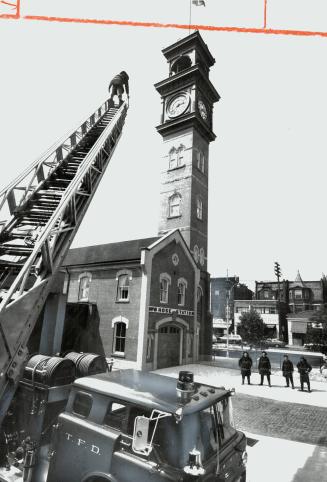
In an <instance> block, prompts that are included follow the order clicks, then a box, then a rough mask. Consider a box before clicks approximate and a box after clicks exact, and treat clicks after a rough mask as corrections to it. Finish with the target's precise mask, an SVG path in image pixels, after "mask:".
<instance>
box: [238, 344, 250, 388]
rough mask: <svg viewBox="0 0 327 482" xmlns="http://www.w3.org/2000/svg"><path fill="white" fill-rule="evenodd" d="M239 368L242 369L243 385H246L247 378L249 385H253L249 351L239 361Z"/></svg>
mask: <svg viewBox="0 0 327 482" xmlns="http://www.w3.org/2000/svg"><path fill="white" fill-rule="evenodd" d="M238 366H239V367H240V369H241V375H242V385H244V380H245V377H246V378H247V381H248V385H251V382H250V377H251V367H252V359H251V357H250V356H249V354H248V352H247V351H244V352H243V355H242V356H241V358H240V359H239V361H238Z"/></svg>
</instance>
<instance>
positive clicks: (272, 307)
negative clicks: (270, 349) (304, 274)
mask: <svg viewBox="0 0 327 482" xmlns="http://www.w3.org/2000/svg"><path fill="white" fill-rule="evenodd" d="M325 303H327V280H326V277H325V275H323V276H322V278H321V279H320V280H318V281H303V280H302V278H301V275H300V273H299V271H298V273H297V275H296V278H295V280H294V281H289V280H282V281H281V282H280V283H279V285H278V283H277V281H256V289H255V300H252V301H251V302H250V301H249V302H248V303H245V302H244V301H242V302H241V301H240V302H239V301H235V314H234V316H235V322H236V318H238V319H239V317H240V315H241V313H242V310H247V309H249V308H250V307H251V306H252V307H253V308H255V309H256V310H257V311H258V312H259V313H260V315H261V317H262V319H263V321H264V322H265V323H266V325H267V329H268V333H269V335H270V336H272V337H276V338H279V337H280V335H281V336H282V337H283V338H284V340H285V341H288V343H289V344H290V345H292V344H295V345H303V343H304V339H305V334H306V332H307V324H308V323H309V318H310V316H311V315H312V313H313V312H314V311H315V310H319V309H320V308H321V307H322V306H323V305H324V304H325ZM278 307H279V309H278ZM268 311H269V312H268ZM278 311H279V313H280V316H279V317H278ZM278 319H279V322H278V321H276V320H278ZM238 322H239V321H238ZM238 322H236V323H238ZM281 328H282V332H281Z"/></svg>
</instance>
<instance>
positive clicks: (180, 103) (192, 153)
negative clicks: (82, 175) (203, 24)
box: [155, 32, 219, 272]
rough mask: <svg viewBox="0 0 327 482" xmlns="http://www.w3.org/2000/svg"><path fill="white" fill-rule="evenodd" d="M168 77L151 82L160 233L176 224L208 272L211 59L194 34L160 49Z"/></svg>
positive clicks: (214, 93)
mask: <svg viewBox="0 0 327 482" xmlns="http://www.w3.org/2000/svg"><path fill="white" fill-rule="evenodd" d="M162 52H163V55H164V56H165V57H166V59H167V63H168V66H169V76H168V77H167V78H166V79H164V80H162V81H161V82H158V83H157V84H155V88H156V89H157V91H158V92H159V94H160V95H161V100H162V113H161V122H160V124H159V126H157V130H158V132H159V133H160V134H161V136H162V137H163V156H162V167H161V193H160V221H159V235H162V234H164V233H166V232H167V231H170V230H171V229H174V228H178V229H179V230H180V231H181V233H182V235H183V237H184V239H185V241H186V243H187V245H188V247H189V249H190V251H191V253H192V255H193V257H194V259H195V261H196V263H197V264H198V267H199V268H200V270H201V271H202V272H206V271H207V245H208V243H207V236H208V174H209V169H208V167H209V163H208V157H209V144H210V142H211V141H213V140H214V139H215V137H216V136H215V134H214V132H213V130H212V129H213V127H212V116H213V104H214V103H215V102H217V101H218V100H219V94H218V93H217V91H216V89H215V88H214V86H213V85H212V83H211V82H210V80H209V71H210V68H211V67H212V66H213V65H214V63H215V59H214V58H213V56H212V55H211V53H210V52H209V49H208V47H207V45H206V44H205V42H204V41H203V39H202V37H201V35H200V34H199V32H194V33H192V34H191V35H189V36H187V37H186V38H183V39H182V40H179V41H178V42H176V43H174V44H173V45H171V46H169V47H167V48H165V49H164V50H163V51H162Z"/></svg>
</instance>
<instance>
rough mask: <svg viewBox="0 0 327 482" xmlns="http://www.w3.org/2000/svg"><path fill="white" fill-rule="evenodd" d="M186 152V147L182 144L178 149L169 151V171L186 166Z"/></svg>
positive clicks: (173, 148)
mask: <svg viewBox="0 0 327 482" xmlns="http://www.w3.org/2000/svg"><path fill="white" fill-rule="evenodd" d="M184 150H185V146H183V145H182V144H181V145H180V146H179V148H178V149H176V148H175V147H172V148H171V149H170V151H169V169H176V168H177V167H181V166H182V165H183V164H184Z"/></svg>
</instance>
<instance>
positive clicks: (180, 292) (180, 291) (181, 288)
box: [177, 278, 187, 306]
mask: <svg viewBox="0 0 327 482" xmlns="http://www.w3.org/2000/svg"><path fill="white" fill-rule="evenodd" d="M186 288H187V281H186V280H185V279H184V278H180V279H179V280H178V282H177V304H178V305H179V306H184V305H185V295H186Z"/></svg>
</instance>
